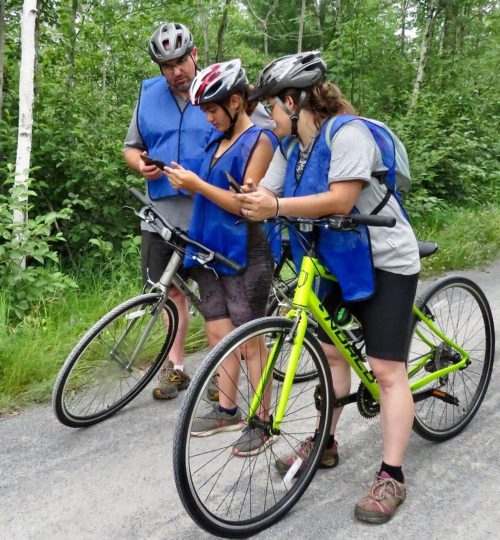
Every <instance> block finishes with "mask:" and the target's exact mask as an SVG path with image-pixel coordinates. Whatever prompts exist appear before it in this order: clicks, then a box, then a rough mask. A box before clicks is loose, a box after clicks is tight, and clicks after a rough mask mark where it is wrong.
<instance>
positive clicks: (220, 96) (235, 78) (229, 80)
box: [189, 58, 248, 105]
mask: <svg viewBox="0 0 500 540" xmlns="http://www.w3.org/2000/svg"><path fill="white" fill-rule="evenodd" d="M247 88H248V78H247V75H246V73H245V70H244V69H243V67H242V65H241V60H240V59H239V58H235V59H234V60H229V62H220V63H218V64H212V65H211V66H208V67H207V68H205V69H203V70H201V71H200V72H199V73H197V74H196V77H195V78H194V80H193V82H192V83H191V87H190V89H189V99H190V100H191V103H192V104H193V105H203V104H204V103H222V102H224V101H226V100H227V98H228V97H229V96H230V95H231V94H234V93H235V92H243V91H244V90H246V89H247Z"/></svg>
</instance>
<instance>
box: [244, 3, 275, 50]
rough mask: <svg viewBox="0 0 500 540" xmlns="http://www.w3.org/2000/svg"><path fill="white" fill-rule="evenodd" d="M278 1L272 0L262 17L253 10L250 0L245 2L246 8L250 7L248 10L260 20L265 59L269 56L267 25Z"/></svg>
mask: <svg viewBox="0 0 500 540" xmlns="http://www.w3.org/2000/svg"><path fill="white" fill-rule="evenodd" d="M278 3H279V0H274V2H273V3H272V4H271V5H270V6H269V10H268V12H267V13H266V16H265V18H264V19H262V18H261V17H259V16H258V15H257V12H256V11H255V9H254V8H253V6H252V4H251V2H250V1H248V2H247V3H246V4H247V6H248V9H250V11H251V12H252V15H253V16H254V17H255V18H256V19H257V20H258V21H259V22H260V24H261V25H262V30H263V32H264V57H265V59H266V61H267V59H268V58H269V33H268V31H267V26H268V24H269V19H270V17H271V15H272V14H273V12H274V10H275V9H276V8H277V7H278Z"/></svg>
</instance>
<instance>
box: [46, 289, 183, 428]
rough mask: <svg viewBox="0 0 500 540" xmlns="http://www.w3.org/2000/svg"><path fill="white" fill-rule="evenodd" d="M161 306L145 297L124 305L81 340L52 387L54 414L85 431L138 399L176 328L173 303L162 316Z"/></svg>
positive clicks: (151, 296) (154, 296)
mask: <svg viewBox="0 0 500 540" xmlns="http://www.w3.org/2000/svg"><path fill="white" fill-rule="evenodd" d="M159 300H160V295H157V294H147V295H142V296H139V297H137V298H134V299H131V300H129V301H127V302H124V303H123V304H121V305H120V306H118V307H117V308H115V309H114V310H113V311H111V312H110V313H108V314H107V315H106V316H104V317H103V318H102V319H101V320H100V321H98V322H97V323H96V324H95V325H94V326H93V327H92V328H91V329H90V330H89V331H88V332H87V334H86V335H85V336H84V337H83V338H82V339H81V340H80V342H79V343H78V344H77V346H76V347H75V348H74V349H73V351H72V352H71V354H70V356H69V357H68V359H67V360H66V362H65V364H64V365H63V368H62V369H61V372H60V374H59V377H58V379H57V381H56V384H55V387H54V410H55V413H56V416H57V417H58V419H59V420H60V421H61V422H62V423H64V424H65V425H68V426H70V427H81V426H88V425H91V424H95V423H97V422H100V421H102V420H104V419H105V418H108V417H109V416H111V415H112V414H114V413H116V412H117V411H118V410H120V409H121V408H122V407H124V406H125V405H126V404H127V403H129V402H130V401H131V400H132V399H134V398H135V397H136V396H137V395H138V394H139V392H140V391H141V390H142V389H143V388H144V387H145V386H146V385H147V384H148V382H149V381H150V380H151V379H152V378H153V376H154V375H155V373H156V372H157V371H158V369H159V368H160V366H161V364H162V362H163V361H164V359H165V357H166V355H167V354H168V351H169V349H170V347H171V345H172V341H173V338H174V337H175V333H176V331H177V324H178V319H177V310H176V307H175V305H174V304H173V302H172V301H171V300H167V302H166V303H165V306H164V308H163V310H162V314H159V313H158V309H157V307H156V306H157V304H158V301H159ZM147 330H148V334H147V336H146V334H145V332H146V331H147ZM141 339H142V340H143V343H142V346H141V345H140V343H141Z"/></svg>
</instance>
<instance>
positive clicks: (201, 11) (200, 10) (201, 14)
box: [198, 0, 210, 66]
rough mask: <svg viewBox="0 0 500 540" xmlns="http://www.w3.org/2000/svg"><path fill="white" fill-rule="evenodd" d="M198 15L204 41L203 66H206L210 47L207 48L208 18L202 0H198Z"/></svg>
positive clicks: (208, 62)
mask: <svg viewBox="0 0 500 540" xmlns="http://www.w3.org/2000/svg"><path fill="white" fill-rule="evenodd" d="M198 16H199V18H200V23H201V25H202V27H203V41H204V45H205V47H204V49H205V66H208V64H210V49H209V42H208V20H207V17H206V16H205V11H204V9H203V2H202V1H201V0H198Z"/></svg>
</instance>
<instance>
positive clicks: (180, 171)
mask: <svg viewBox="0 0 500 540" xmlns="http://www.w3.org/2000/svg"><path fill="white" fill-rule="evenodd" d="M165 172H166V173H167V176H168V179H169V180H170V183H171V184H172V186H173V187H174V188H175V189H187V190H188V191H196V190H197V189H196V188H197V186H199V182H202V181H203V180H202V179H201V178H200V177H199V176H198V175H197V174H195V173H194V172H192V171H188V170H187V169H185V168H184V167H182V166H181V165H179V164H178V163H176V162H175V161H172V167H165Z"/></svg>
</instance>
